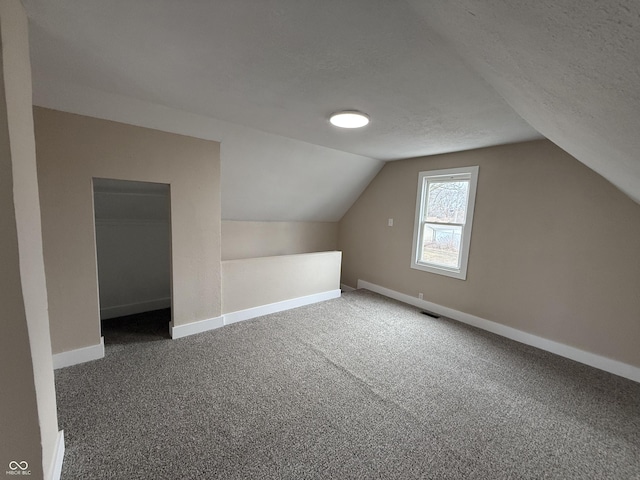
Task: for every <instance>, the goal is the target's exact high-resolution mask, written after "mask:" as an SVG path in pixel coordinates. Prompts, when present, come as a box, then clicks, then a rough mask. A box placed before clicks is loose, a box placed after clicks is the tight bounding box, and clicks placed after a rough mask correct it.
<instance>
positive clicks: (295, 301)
mask: <svg viewBox="0 0 640 480" xmlns="http://www.w3.org/2000/svg"><path fill="white" fill-rule="evenodd" d="M341 294H342V292H341V291H340V289H337V290H329V291H327V292H321V293H315V294H313V295H307V296H304V297H297V298H292V299H290V300H284V301H282V302H276V303H269V304H267V305H261V306H259V307H254V308H248V309H246V310H238V311H237V312H231V313H225V314H224V315H223V317H224V324H225V325H230V324H232V323H236V322H241V321H243V320H249V319H251V318H256V317H261V316H263V315H269V314H270V313H276V312H282V311H284V310H290V309H292V308H297V307H302V306H304V305H311V304H312V303H318V302H324V301H325V300H331V299H332V298H339V297H340V295H341Z"/></svg>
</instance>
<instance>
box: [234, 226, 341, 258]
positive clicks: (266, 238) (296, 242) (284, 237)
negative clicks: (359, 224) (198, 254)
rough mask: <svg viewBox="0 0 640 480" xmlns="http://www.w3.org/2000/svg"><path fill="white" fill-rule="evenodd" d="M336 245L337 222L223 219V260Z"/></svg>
mask: <svg viewBox="0 0 640 480" xmlns="http://www.w3.org/2000/svg"><path fill="white" fill-rule="evenodd" d="M337 247H338V223H337V222H241V221H230V220H223V221H222V260H235V259H239V258H252V257H268V256H271V255H294V254H297V253H312V252H325V251H329V250H336V248H337Z"/></svg>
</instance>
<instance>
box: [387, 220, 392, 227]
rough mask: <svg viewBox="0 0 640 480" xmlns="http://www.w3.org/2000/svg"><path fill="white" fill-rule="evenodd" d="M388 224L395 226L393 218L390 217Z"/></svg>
mask: <svg viewBox="0 0 640 480" xmlns="http://www.w3.org/2000/svg"><path fill="white" fill-rule="evenodd" d="M387 225H389V226H390V227H393V218H390V219H389V222H387Z"/></svg>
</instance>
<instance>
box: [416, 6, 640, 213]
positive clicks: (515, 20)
mask: <svg viewBox="0 0 640 480" xmlns="http://www.w3.org/2000/svg"><path fill="white" fill-rule="evenodd" d="M409 2H410V3H411V5H412V7H413V8H414V9H415V11H416V14H417V15H419V16H420V17H421V18H423V19H424V21H425V22H426V24H427V25H428V26H429V27H430V28H432V29H433V30H434V31H436V32H438V33H439V34H440V35H442V36H443V37H444V38H446V39H447V40H448V41H449V42H450V44H451V45H453V46H454V47H455V49H456V52H457V53H458V54H460V55H461V56H462V57H463V58H464V59H465V60H466V62H467V63H468V64H469V65H471V66H473V68H474V69H475V71H477V72H479V73H480V74H481V75H482V76H483V78H484V79H485V80H487V82H488V83H490V84H491V86H492V87H493V88H495V90H496V91H497V92H498V93H499V94H500V95H501V96H502V98H504V99H505V100H506V101H507V102H508V103H509V105H511V107H513V109H514V110H515V111H516V112H517V113H518V114H519V115H520V116H521V117H522V118H523V119H525V120H526V121H527V122H528V123H529V124H530V125H532V126H533V127H534V128H535V129H536V130H538V131H539V132H540V133H542V134H543V135H544V136H545V137H547V138H548V139H550V140H551V141H552V142H554V143H556V144H557V145H558V146H560V147H561V148H563V149H564V150H566V151H567V152H569V153H570V154H571V155H573V156H574V157H576V158H577V159H578V160H580V161H581V162H583V163H584V164H586V165H588V166H589V167H591V168H592V169H593V170H595V171H596V172H598V173H600V174H601V175H602V176H604V177H605V178H607V179H608V180H609V181H611V182H612V183H613V184H614V185H616V186H618V188H620V189H621V190H622V191H624V192H625V193H627V194H628V195H629V196H630V197H632V198H633V199H634V200H635V201H636V202H640V2H638V1H637V0H608V1H601V0H553V1H550V0H536V1H529V0H508V1H507V0H484V1H482V2H478V1H473V0H461V1H456V2H451V1H444V0H435V1H434V0H409Z"/></svg>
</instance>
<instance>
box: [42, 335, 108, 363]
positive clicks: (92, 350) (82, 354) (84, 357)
mask: <svg viewBox="0 0 640 480" xmlns="http://www.w3.org/2000/svg"><path fill="white" fill-rule="evenodd" d="M100 358H104V337H100V343H99V344H97V345H91V346H89V347H82V348H77V349H75V350H69V351H68V352H61V353H56V354H54V355H53V368H54V369H58V368H64V367H70V366H71V365H77V364H78V363H84V362H90V361H91V360H98V359H100Z"/></svg>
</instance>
